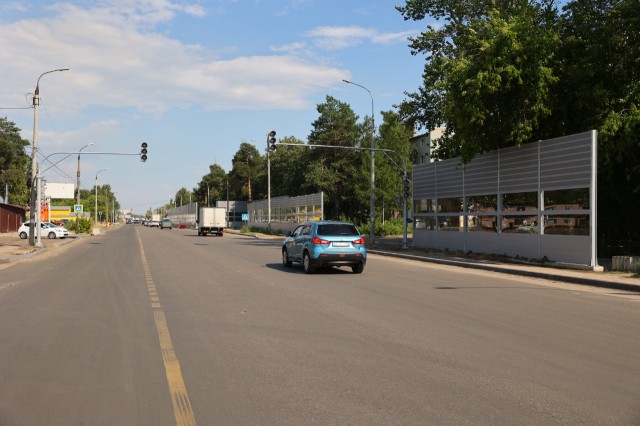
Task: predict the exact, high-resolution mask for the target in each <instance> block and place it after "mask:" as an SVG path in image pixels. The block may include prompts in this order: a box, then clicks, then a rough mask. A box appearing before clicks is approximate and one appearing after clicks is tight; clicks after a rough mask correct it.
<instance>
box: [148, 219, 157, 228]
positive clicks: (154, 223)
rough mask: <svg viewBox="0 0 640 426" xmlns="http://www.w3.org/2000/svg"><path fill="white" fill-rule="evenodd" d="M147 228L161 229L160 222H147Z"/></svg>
mask: <svg viewBox="0 0 640 426" xmlns="http://www.w3.org/2000/svg"><path fill="white" fill-rule="evenodd" d="M147 226H148V227H151V228H153V227H155V228H159V227H160V221H157V220H150V221H148V222H147Z"/></svg>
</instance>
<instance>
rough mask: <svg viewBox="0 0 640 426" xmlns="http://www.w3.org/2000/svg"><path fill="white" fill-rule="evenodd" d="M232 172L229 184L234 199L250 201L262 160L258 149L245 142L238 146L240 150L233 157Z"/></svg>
mask: <svg viewBox="0 0 640 426" xmlns="http://www.w3.org/2000/svg"><path fill="white" fill-rule="evenodd" d="M231 163H232V170H231V172H230V174H229V177H230V178H231V182H233V186H232V188H233V190H234V194H235V195H236V196H238V195H239V197H236V199H244V200H248V201H251V200H252V199H255V198H252V196H253V195H254V194H253V185H254V184H255V182H256V178H257V177H258V176H259V175H260V173H261V165H262V163H263V158H262V156H261V155H260V152H259V151H258V149H257V148H256V147H255V146H253V145H251V144H250V143H247V142H242V143H241V144H240V149H238V151H237V152H236V154H235V155H234V156H233V160H232V161H231Z"/></svg>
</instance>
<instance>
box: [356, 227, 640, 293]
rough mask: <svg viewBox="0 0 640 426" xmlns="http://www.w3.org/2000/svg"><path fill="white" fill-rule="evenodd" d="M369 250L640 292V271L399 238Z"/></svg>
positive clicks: (400, 256) (401, 256) (377, 243)
mask: <svg viewBox="0 0 640 426" xmlns="http://www.w3.org/2000/svg"><path fill="white" fill-rule="evenodd" d="M367 251H368V252H369V253H373V254H379V255H382V256H393V257H399V258H403V259H411V260H416V261H422V262H431V263H437V264H441V265H450V266H456V267H462V268H472V269H480V270H484V271H491V272H498V273H504V274H511V275H520V276H526V277H533V278H542V279H546V280H552V281H560V282H565V283H572V284H583V285H589V286H595V287H602V288H611V289H616V290H624V291H633V292H640V274H634V273H632V272H615V271H607V270H606V269H605V271H604V272H595V271H591V270H589V269H580V268H579V266H578V265H576V266H575V268H571V267H570V266H569V265H564V264H554V263H553V262H548V263H545V264H544V265H542V264H540V265H538V264H533V263H531V262H526V261H524V260H523V261H517V260H516V259H500V258H499V256H486V258H479V257H477V256H476V257H475V258H474V257H465V256H462V255H461V254H460V253H448V252H444V251H428V250H426V249H419V248H413V247H411V246H409V248H407V249H403V248H402V246H401V242H399V241H396V240H395V239H388V240H385V239H383V241H382V242H376V244H375V245H374V246H373V247H371V248H369V249H368V250H367Z"/></svg>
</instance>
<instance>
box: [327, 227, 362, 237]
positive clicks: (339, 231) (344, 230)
mask: <svg viewBox="0 0 640 426" xmlns="http://www.w3.org/2000/svg"><path fill="white" fill-rule="evenodd" d="M318 235H328V236H336V237H337V236H341V235H347V236H352V235H353V236H357V235H360V233H359V232H358V229H357V228H356V227H355V226H353V225H347V224H337V225H318Z"/></svg>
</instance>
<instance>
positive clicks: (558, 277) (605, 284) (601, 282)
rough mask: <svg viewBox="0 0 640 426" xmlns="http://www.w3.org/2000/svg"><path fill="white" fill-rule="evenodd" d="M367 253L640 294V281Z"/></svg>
mask: <svg viewBox="0 0 640 426" xmlns="http://www.w3.org/2000/svg"><path fill="white" fill-rule="evenodd" d="M367 252H368V253H372V254H379V255H381V256H391V257H398V258H403V259H410V260H417V261H421V262H430V263H436V264H440V265H449V266H457V267H461V268H470V269H479V270H483V271H490V272H499V273H502V274H509V275H521V276H526V277H532V278H542V279H546V280H552V281H560V282H566V283H571V284H583V285H589V286H593V287H601V288H611V289H615V290H624V291H632V292H640V281H639V282H638V284H630V283H622V282H617V281H611V280H607V279H606V278H603V279H595V278H588V277H582V276H572V275H564V274H558V273H556V272H554V271H553V270H549V271H548V272H547V271H544V272H541V271H531V270H527V269H523V268H519V267H518V266H517V265H513V266H512V265H506V264H501V265H497V264H490V263H477V262H469V261H462V260H453V259H442V258H436V257H426V256H416V255H412V254H405V253H397V252H392V251H384V250H375V249H369V250H367Z"/></svg>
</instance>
